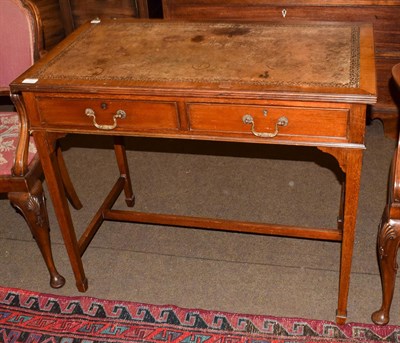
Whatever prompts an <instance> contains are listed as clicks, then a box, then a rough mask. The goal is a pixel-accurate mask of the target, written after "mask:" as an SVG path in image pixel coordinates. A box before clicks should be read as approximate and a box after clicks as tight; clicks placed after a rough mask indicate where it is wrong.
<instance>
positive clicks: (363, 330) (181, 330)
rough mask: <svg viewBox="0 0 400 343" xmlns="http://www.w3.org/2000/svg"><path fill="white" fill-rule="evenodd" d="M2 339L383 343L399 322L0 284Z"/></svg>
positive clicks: (395, 337)
mask: <svg viewBox="0 0 400 343" xmlns="http://www.w3.org/2000/svg"><path fill="white" fill-rule="evenodd" d="M0 313H1V316H0V337H1V338H2V340H1V338H0V340H1V341H2V342H20V343H22V342H32V341H34V342H86V343H88V342H91V343H102V342H138V343H141V342H147V343H151V342H152V343H165V342H169V343H189V342H199V343H201V342H207V343H224V342H225V343H231V342H235V343H286V342H290V343H322V342H325V343H333V342H334V343H339V342H341V343H350V342H352V343H360V342H364V343H377V342H380V343H383V342H392V343H395V342H399V341H400V339H399V333H400V326H394V325H387V326H383V327H382V326H376V325H370V324H362V323H348V324H346V325H337V324H336V323H334V322H331V321H322V320H315V319H312V320H307V319H304V318H288V317H274V316H260V315H251V314H241V313H227V312H221V311H204V310H201V309H187V308H182V307H177V306H174V305H169V304H166V305H152V304H141V303H135V302H126V301H115V300H114V301H110V300H104V299H98V298H93V297H85V296H79V297H65V296H55V295H47V294H43V293H36V292H32V291H26V290H20V289H15V288H3V287H0Z"/></svg>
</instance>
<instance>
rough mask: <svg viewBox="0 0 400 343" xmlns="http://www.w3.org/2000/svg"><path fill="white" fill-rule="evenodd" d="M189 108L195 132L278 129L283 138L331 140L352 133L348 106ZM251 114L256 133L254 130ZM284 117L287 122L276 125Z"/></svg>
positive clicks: (199, 106) (190, 105)
mask: <svg viewBox="0 0 400 343" xmlns="http://www.w3.org/2000/svg"><path fill="white" fill-rule="evenodd" d="M187 111H188V114H189V121H190V130H191V131H192V132H199V131H202V132H204V131H210V132H226V133H228V132H230V133H244V134H249V135H257V134H256V133H267V135H264V136H269V134H273V133H276V137H277V138H283V139H299V138H300V139H301V136H304V137H305V138H306V137H326V138H327V139H328V140H329V138H330V137H331V138H332V139H334V140H337V139H345V138H347V134H348V121H349V109H347V108H338V109H336V108H319V107H316V108H315V107H297V106H293V107H292V106H275V105H273V106H268V105H267V106H248V105H237V104H234V105H231V104H198V103H191V104H188V105H187ZM249 115H250V116H251V118H252V121H253V122H254V127H253V130H254V131H255V132H256V133H253V132H252V123H250V122H249V119H250V116H249ZM245 116H246V118H244V117H245ZM283 118H285V119H283ZM245 119H247V123H245V121H246V120H245ZM282 120H285V121H286V123H284V124H283V125H278V126H276V124H277V123H278V122H281V121H282ZM285 124H286V125H285ZM276 129H278V132H276ZM291 136H293V137H292V138H291ZM270 138H272V137H270Z"/></svg>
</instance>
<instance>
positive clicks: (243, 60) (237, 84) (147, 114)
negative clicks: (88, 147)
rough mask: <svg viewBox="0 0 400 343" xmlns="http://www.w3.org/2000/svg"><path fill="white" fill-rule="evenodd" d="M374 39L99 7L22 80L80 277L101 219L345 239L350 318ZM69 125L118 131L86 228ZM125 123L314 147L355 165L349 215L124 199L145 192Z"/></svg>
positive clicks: (342, 313) (21, 92)
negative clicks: (195, 211) (137, 180)
mask: <svg viewBox="0 0 400 343" xmlns="http://www.w3.org/2000/svg"><path fill="white" fill-rule="evenodd" d="M373 45H374V43H373V35H372V27H371V26H370V25H367V24H354V23H315V22H314V23H289V24H285V25H282V24H278V23H241V22H233V23H221V22H219V23H218V22H210V23H200V22H192V23H191V22H173V21H148V20H147V21H139V20H110V21H99V20H94V21H93V22H91V23H88V24H86V25H84V26H82V27H81V28H80V29H79V30H77V31H76V32H74V33H73V34H72V35H71V36H69V37H68V38H67V39H66V40H65V41H63V42H62V43H61V44H60V45H59V46H58V47H57V48H56V49H54V50H53V51H51V52H50V53H49V54H48V55H47V56H46V57H45V58H43V59H42V60H40V61H39V62H38V63H37V64H35V65H34V66H33V67H32V68H31V69H30V70H28V71H27V72H26V73H24V74H23V75H22V76H21V77H19V78H18V79H17V80H16V81H14V82H13V83H12V85H11V89H12V93H13V96H14V97H15V98H18V99H20V101H21V102H22V103H23V104H24V106H23V109H24V111H23V112H24V113H21V116H22V117H23V123H24V124H29V125H30V129H31V131H32V132H33V136H34V138H35V140H36V144H37V147H38V151H39V154H40V158H41V161H42V165H43V169H44V173H45V176H46V179H47V183H48V189H49V193H50V196H51V199H52V201H53V204H54V208H55V212H56V215H57V219H58V222H59V225H60V228H61V231H62V235H63V239H64V242H65V246H66V248H67V251H68V254H69V258H70V261H71V265H72V269H73V271H74V275H75V279H76V285H77V287H78V289H79V290H80V291H85V290H86V289H87V287H88V282H87V279H86V277H85V273H84V268H83V265H82V260H81V256H82V255H83V253H84V252H85V250H86V248H87V247H88V245H89V243H90V241H91V239H92V238H93V236H94V235H95V233H96V231H97V230H98V228H99V227H100V225H101V224H102V222H103V221H104V220H119V221H130V222H145V223H156V224H165V225H176V226H184V227H201V228H208V229H216V230H228V231H238V232H248V233H259V234H267V235H279V236H289V237H302V238H311V239H321V240H331V241H339V242H341V244H342V249H341V258H340V280H339V297H338V309H337V314H336V320H337V322H338V323H344V322H345V320H346V317H347V313H346V309H347V298H348V291H349V280H350V269H351V260H352V253H353V241H354V231H355V224H356V214H357V203H358V193H359V186H360V173H361V166H362V154H363V150H364V148H365V146H364V131H365V112H366V106H367V104H372V103H374V102H375V101H376V90H375V89H376V83H375V66H374V51H373ZM68 133H78V134H97V135H98V134H100V135H113V136H115V145H114V146H115V154H116V159H117V163H118V166H119V170H120V176H119V178H118V179H117V181H116V182H115V184H114V186H113V187H112V190H111V191H110V193H109V195H108V196H107V198H106V199H105V201H104V203H103V204H102V206H101V208H100V209H99V210H98V212H97V213H96V214H95V216H94V218H93V220H92V221H91V223H90V224H89V226H88V228H87V229H86V231H85V232H84V233H83V235H82V236H81V237H80V239H79V240H77V238H76V234H75V230H74V226H73V223H72V219H71V215H70V212H69V208H68V204H67V200H66V196H65V192H64V189H63V186H62V179H61V177H60V170H59V167H58V164H57V159H56V157H55V151H54V145H55V142H56V140H57V139H59V138H60V137H63V136H65V135H66V134H68ZM122 136H145V137H160V138H163V137H167V138H174V139H198V140H211V141H231V142H247V143H258V144H259V143H264V144H274V145H276V147H277V148H279V146H280V145H301V146H314V147H317V148H318V149H320V150H322V151H324V152H326V153H329V154H331V155H332V156H334V157H335V158H336V160H337V161H338V163H339V165H340V167H341V169H342V171H343V174H344V175H345V177H344V182H343V192H342V200H341V203H340V209H339V218H338V227H337V228H334V229H329V228H308V227H300V226H283V225H271V224H264V223H252V222H237V221H228V220H222V219H214V218H198V217H187V216H178V215H167V214H155V213H143V212H135V211H131V210H129V211H128V210H127V211H122V210H115V209H113V208H112V207H113V204H114V202H115V201H116V199H117V198H118V197H119V195H120V194H121V193H122V191H124V192H125V198H126V202H127V204H128V206H133V205H134V195H133V192H132V187H131V181H130V177H129V169H128V164H127V159H126V154H125V147H124V143H123V139H122V138H121V137H122ZM261 186H262V185H260V187H261Z"/></svg>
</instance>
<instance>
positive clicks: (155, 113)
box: [37, 97, 179, 131]
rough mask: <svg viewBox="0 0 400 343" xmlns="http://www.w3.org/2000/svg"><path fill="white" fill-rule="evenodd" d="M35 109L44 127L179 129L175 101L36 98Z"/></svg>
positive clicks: (119, 129) (129, 129)
mask: <svg viewBox="0 0 400 343" xmlns="http://www.w3.org/2000/svg"><path fill="white" fill-rule="evenodd" d="M37 106H38V109H39V114H40V120H41V122H42V125H45V126H47V127H75V128H77V129H79V128H83V129H93V130H96V129H99V130H104V131H107V130H108V131H110V130H115V131H136V130H137V131H141V130H161V131H165V130H177V129H178V128H179V119H178V110H177V105H176V103H175V102H156V101H154V102H152V101H132V100H119V99H117V100H109V99H83V98H76V99H75V98H67V99H66V98H56V97H52V98H47V97H40V98H37ZM121 113H122V114H123V115H121ZM114 117H115V119H114Z"/></svg>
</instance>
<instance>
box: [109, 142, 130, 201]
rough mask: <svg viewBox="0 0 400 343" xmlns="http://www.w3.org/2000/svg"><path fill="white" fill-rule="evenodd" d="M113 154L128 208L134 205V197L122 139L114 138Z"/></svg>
mask: <svg viewBox="0 0 400 343" xmlns="http://www.w3.org/2000/svg"><path fill="white" fill-rule="evenodd" d="M114 152H115V157H116V159H117V164H118V169H119V172H120V175H121V176H122V177H124V178H125V186H124V192H125V202H126V204H127V205H128V206H129V207H133V206H134V205H135V196H134V194H133V191H132V182H131V177H130V175H129V166H128V159H127V157H126V149H125V140H124V137H121V136H116V137H114Z"/></svg>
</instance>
